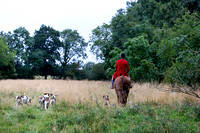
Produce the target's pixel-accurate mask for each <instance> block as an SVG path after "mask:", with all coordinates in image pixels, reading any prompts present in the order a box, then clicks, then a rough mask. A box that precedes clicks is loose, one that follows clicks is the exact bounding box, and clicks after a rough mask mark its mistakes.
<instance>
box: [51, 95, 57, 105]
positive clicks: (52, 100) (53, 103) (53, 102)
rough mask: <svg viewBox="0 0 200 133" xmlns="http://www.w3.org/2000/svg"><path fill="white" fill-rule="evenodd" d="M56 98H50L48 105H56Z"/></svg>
mask: <svg viewBox="0 0 200 133" xmlns="http://www.w3.org/2000/svg"><path fill="white" fill-rule="evenodd" d="M56 96H57V95H53V96H52V97H51V98H50V104H51V105H55V104H56Z"/></svg>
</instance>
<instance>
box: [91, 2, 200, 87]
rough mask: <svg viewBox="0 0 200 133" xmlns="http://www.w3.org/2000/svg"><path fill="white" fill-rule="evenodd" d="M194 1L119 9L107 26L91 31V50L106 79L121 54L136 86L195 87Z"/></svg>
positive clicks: (198, 58)
mask: <svg viewBox="0 0 200 133" xmlns="http://www.w3.org/2000/svg"><path fill="white" fill-rule="evenodd" d="M199 15H200V1H199V0H137V1H136V2H133V1H132V2H127V8H126V9H119V10H118V11H117V14H116V15H115V16H114V17H113V18H112V19H111V22H110V24H103V25H102V26H98V27H97V28H95V29H94V30H93V31H92V33H93V34H92V36H91V38H90V41H91V42H93V44H92V47H91V50H92V51H93V53H95V54H96V56H97V57H98V58H100V59H103V60H104V61H105V64H104V66H105V69H106V70H107V76H108V77H111V76H112V74H113V73H114V71H115V63H116V61H117V60H118V59H119V57H120V54H121V53H122V52H124V53H125V54H126V55H127V58H126V59H127V60H128V61H129V65H130V68H131V71H130V76H131V79H132V80H133V81H136V82H152V81H156V82H170V83H172V84H175V83H178V84H185V85H188V86H190V87H192V88H194V89H197V85H199V83H200V16H199Z"/></svg>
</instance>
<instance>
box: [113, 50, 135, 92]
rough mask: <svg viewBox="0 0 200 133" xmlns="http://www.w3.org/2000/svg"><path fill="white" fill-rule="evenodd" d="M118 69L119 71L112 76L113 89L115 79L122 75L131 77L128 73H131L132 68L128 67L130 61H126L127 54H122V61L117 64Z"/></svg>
mask: <svg viewBox="0 0 200 133" xmlns="http://www.w3.org/2000/svg"><path fill="white" fill-rule="evenodd" d="M116 69H117V71H116V72H115V73H114V75H113V76H112V86H111V89H113V88H114V86H113V85H114V82H115V79H116V78H117V77H119V76H121V75H124V76H127V77H129V75H128V72H129V71H130V68H129V65H128V61H126V60H125V54H124V53H122V54H121V59H120V60H118V61H117V63H116ZM129 78H130V77H129ZM131 88H132V86H131Z"/></svg>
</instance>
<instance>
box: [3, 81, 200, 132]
mask: <svg viewBox="0 0 200 133" xmlns="http://www.w3.org/2000/svg"><path fill="white" fill-rule="evenodd" d="M165 88H167V89H169V86H168V85H157V84H155V83H154V84H153V83H152V84H151V83H143V84H139V83H135V84H133V88H132V89H131V91H130V93H129V97H128V103H127V106H126V107H118V106H117V97H116V94H115V90H113V89H110V82H109V81H87V80H82V81H78V80H1V81H0V132H4V133H5V132H111V133H112V132H197V133H198V132H200V100H199V99H197V98H195V97H192V96H189V95H186V94H182V93H171V92H166V91H164V89H165ZM44 92H51V93H55V94H57V104H56V106H53V107H52V106H51V107H50V108H49V109H48V110H44V109H41V107H40V106H39V103H38V100H39V97H40V96H42V95H43V93H44ZM24 93H26V95H27V96H29V97H31V98H32V103H31V105H24V106H18V107H16V105H15V96H16V95H20V94H24ZM104 94H107V95H109V98H110V102H111V108H108V107H103V103H104V101H103V95H104Z"/></svg>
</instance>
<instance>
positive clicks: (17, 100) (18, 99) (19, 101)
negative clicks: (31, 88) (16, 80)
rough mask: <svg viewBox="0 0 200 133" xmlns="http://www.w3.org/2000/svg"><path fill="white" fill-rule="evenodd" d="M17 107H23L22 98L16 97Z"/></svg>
mask: <svg viewBox="0 0 200 133" xmlns="http://www.w3.org/2000/svg"><path fill="white" fill-rule="evenodd" d="M15 103H16V106H19V105H22V96H16V97H15Z"/></svg>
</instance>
